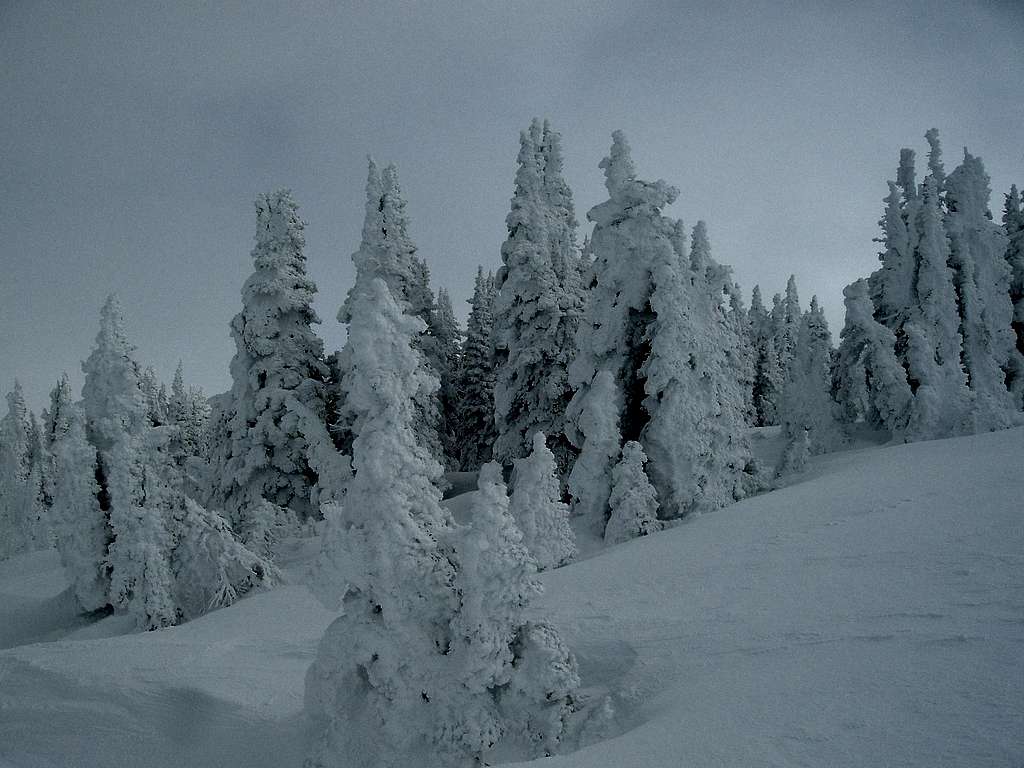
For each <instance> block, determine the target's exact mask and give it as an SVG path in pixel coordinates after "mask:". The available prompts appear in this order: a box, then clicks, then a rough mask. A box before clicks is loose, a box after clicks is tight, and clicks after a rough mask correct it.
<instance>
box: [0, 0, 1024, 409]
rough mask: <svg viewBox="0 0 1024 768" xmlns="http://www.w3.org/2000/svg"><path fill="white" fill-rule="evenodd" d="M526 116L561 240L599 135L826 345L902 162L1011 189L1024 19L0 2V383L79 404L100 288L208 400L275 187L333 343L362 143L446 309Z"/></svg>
mask: <svg viewBox="0 0 1024 768" xmlns="http://www.w3.org/2000/svg"><path fill="white" fill-rule="evenodd" d="M534 115H537V116H542V117H544V116H546V117H549V118H550V119H551V121H552V124H553V126H554V127H555V128H556V129H557V130H559V131H561V133H562V136H563V144H564V148H565V152H566V169H565V170H566V176H567V179H568V181H569V183H570V184H571V185H572V188H573V190H574V193H575V199H576V205H577V212H578V214H579V218H580V220H581V221H583V220H584V219H585V217H584V214H585V213H586V211H587V209H588V208H589V207H590V206H592V205H594V204H596V203H598V202H601V201H602V200H603V199H604V188H603V177H602V175H601V172H600V170H599V169H598V167H597V164H598V162H599V161H600V160H601V158H602V157H603V156H604V154H605V153H606V152H607V149H608V146H609V144H610V134H611V131H612V130H613V129H616V128H622V129H623V130H625V131H626V134H627V136H628V138H629V140H630V143H631V144H632V146H633V154H634V160H635V161H636V165H637V168H638V171H639V174H640V176H641V177H642V178H649V179H653V178H664V179H666V180H667V181H669V182H671V183H672V184H675V185H676V186H678V187H679V188H680V189H681V191H682V193H681V195H680V198H679V201H678V202H677V203H675V205H673V206H672V207H671V208H670V209H669V210H668V213H669V214H670V215H673V216H678V217H682V218H683V219H684V221H685V222H686V223H687V224H688V225H692V224H693V223H695V222H696V220H697V219H698V218H703V219H705V220H706V221H707V222H708V226H709V229H710V233H711V238H712V246H713V250H714V254H715V256H716V258H717V259H718V260H719V261H722V262H725V263H728V264H731V265H733V267H734V269H735V275H736V279H737V280H738V281H739V282H740V283H741V285H742V286H743V288H744V290H745V292H746V293H747V297H748V300H749V290H750V288H751V287H752V286H753V285H754V284H755V283H760V284H761V287H762V290H763V292H764V293H765V295H766V296H770V295H771V294H772V293H774V292H776V291H779V290H782V288H783V287H784V285H785V282H786V277H787V275H789V274H790V273H791V272H793V273H796V275H797V281H798V285H799V288H800V293H801V299H802V300H803V302H804V305H805V306H806V302H807V301H808V300H809V299H810V296H811V294H812V293H817V294H818V295H819V297H820V298H821V300H822V302H823V303H824V305H825V307H826V309H827V311H828V316H829V320H830V321H831V322H832V323H833V329H832V330H833V334H834V335H836V336H838V332H839V325H837V324H841V321H842V294H841V290H842V287H843V285H845V284H846V283H848V282H850V281H851V280H853V279H855V278H857V277H860V276H864V275H866V274H867V273H868V272H869V271H871V270H872V269H873V268H874V267H875V265H876V256H875V254H876V250H877V246H876V245H875V244H874V243H872V238H873V237H875V236H876V235H877V233H878V227H877V221H878V219H879V217H880V215H881V212H882V198H883V197H884V196H885V194H886V186H885V181H886V179H887V178H891V177H893V176H894V174H895V166H896V162H897V160H898V157H899V149H900V147H901V146H911V147H914V148H915V149H917V150H918V153H919V167H920V166H921V165H923V155H924V150H925V148H926V146H927V145H926V144H925V142H924V139H923V134H924V132H925V130H926V129H928V128H930V127H932V126H936V127H938V128H939V129H940V132H941V135H942V139H943V143H944V147H945V150H946V161H947V169H951V168H952V167H953V166H954V165H955V164H956V163H957V162H958V160H959V157H960V153H961V151H962V149H961V148H962V146H963V145H964V144H967V145H969V147H970V149H971V151H972V152H974V153H975V154H979V155H981V156H982V157H983V159H984V160H985V162H986V167H987V168H988V171H989V173H990V174H991V176H992V181H993V191H994V195H993V202H992V206H993V210H994V212H995V213H996V215H997V216H998V215H999V214H998V210H1001V207H1002V193H1003V192H1005V191H1006V190H1007V189H1008V188H1009V185H1010V183H1011V182H1016V183H1018V184H1021V183H1022V182H1024V3H1021V2H1017V0H1006V1H1005V2H996V1H991V2H973V3H972V2H942V1H941V0H940V1H939V2H936V1H935V0H928V1H926V2H916V1H914V2H902V3H890V2H884V3H870V2H856V3H851V2H848V1H843V2H836V3H827V2H822V1H821V0H816V1H814V2H806V3H783V2H761V3H758V2H742V3H729V2H722V3H703V2H702V3H683V2H668V1H665V0H662V1H660V2H642V1H640V0H633V1H631V2H601V1H600V0H587V1H586V2H583V1H582V0H581V1H579V2H552V1H551V0H538V1H536V2H500V3H499V2H467V3H461V4H458V3H440V2H419V3H392V2H383V1H380V0H377V1H375V2H360V3H326V2H311V1H308V0H307V1H305V2H302V3H290V4H286V3H259V2H245V3H233V2H218V3H205V2H204V3H186V2H161V3H150V2H141V1H139V0H136V1H134V2H123V3H103V2H92V3H75V2H67V1H64V2H45V1H44V0H25V1H24V2H22V1H19V0H0V164H2V165H0V264H2V271H0V389H3V391H7V390H8V389H10V387H11V385H12V384H13V380H14V378H15V377H16V376H17V377H18V378H20V379H21V381H22V383H23V384H24V386H25V387H26V390H27V394H28V397H29V402H30V405H31V407H33V408H35V409H37V410H38V408H39V407H40V406H42V405H43V404H44V402H45V398H46V393H47V392H48V391H49V389H50V387H51V386H52V384H53V382H54V381H55V380H56V378H57V376H59V374H60V372H61V371H62V370H66V371H67V372H68V373H69V374H70V375H71V376H72V379H73V382H74V386H75V389H76V392H77V391H78V389H79V387H80V383H81V378H82V376H81V369H80V361H81V360H82V359H84V358H85V357H86V356H87V355H88V353H89V350H90V348H91V346H92V343H93V338H94V336H95V334H96V328H97V324H98V310H99V306H100V304H101V303H102V301H103V298H104V296H105V295H106V294H107V293H108V292H110V291H116V292H117V293H118V294H120V296H121V300H122V303H123V305H124V308H125V313H126V316H127V320H128V329H129V333H130V336H131V339H132V341H133V343H134V344H135V345H136V346H137V347H138V353H137V354H138V357H139V359H140V361H141V362H142V363H143V364H153V365H155V366H156V368H157V370H158V371H159V372H160V374H161V375H162V376H163V377H165V378H166V379H168V380H169V379H170V376H171V374H172V372H173V370H174V366H175V364H176V363H177V361H178V359H179V358H180V359H182V360H184V363H185V369H186V379H187V380H189V381H190V382H192V383H196V384H200V385H202V386H203V388H204V389H205V390H206V391H207V392H208V393H210V394H213V393H216V392H219V391H222V390H224V389H226V388H227V387H228V386H229V381H230V380H229V376H228V361H229V360H230V357H231V355H232V353H233V351H234V347H233V344H232V342H231V339H230V336H229V334H228V321H229V320H230V318H231V316H232V315H233V314H234V313H235V312H236V311H237V310H238V308H239V306H240V294H239V291H240V288H241V285H242V282H243V281H244V280H245V278H246V277H247V275H248V274H249V272H250V271H251V262H250V257H249V252H250V249H251V247H252V237H253V231H254V226H255V214H254V208H253V203H252V201H253V199H254V197H255V195H256V194H257V193H258V192H260V191H263V190H270V189H273V188H276V187H281V186H287V187H291V188H292V189H293V190H294V193H295V197H296V199H297V200H298V202H299V204H300V206H301V213H302V215H303V218H304V219H305V220H306V221H307V223H308V225H307V228H306V235H307V249H306V255H307V257H308V260H309V273H310V275H311V276H312V277H313V279H314V280H315V281H316V282H317V284H318V285H319V288H320V294H319V299H318V310H319V312H320V315H321V318H322V319H323V321H324V322H323V324H322V325H321V326H320V332H321V334H322V335H323V337H324V338H325V340H326V347H327V349H328V350H332V349H336V348H338V347H340V346H341V344H342V343H343V341H344V327H343V326H340V325H339V324H338V323H336V322H335V321H334V316H335V313H336V311H337V307H338V305H339V304H340V303H341V301H342V299H343V297H344V294H345V291H346V290H347V289H348V286H349V284H350V283H351V281H352V277H353V269H352V264H351V261H350V258H349V256H350V254H351V253H352V251H354V250H355V248H356V247H357V246H358V243H359V232H360V227H361V223H362V222H361V218H362V211H363V199H362V198H363V185H364V182H365V173H366V169H365V156H366V155H367V154H368V153H372V154H373V155H374V157H375V158H376V159H377V160H378V161H379V162H381V163H387V162H394V163H396V164H397V165H398V168H399V172H400V178H401V182H402V184H403V187H404V189H405V192H406V195H407V197H408V201H409V206H408V210H409V214H410V218H411V233H412V236H413V238H414V239H415V240H416V242H417V244H418V245H419V249H420V254H421V255H422V256H424V257H425V258H426V259H427V261H428V262H429V264H430V268H431V271H432V273H433V278H434V285H435V286H437V285H445V286H447V287H448V288H449V290H450V291H451V293H452V297H453V299H454V300H455V303H456V305H457V309H459V310H460V312H463V311H464V310H463V308H464V300H465V299H467V298H468V297H469V295H470V292H471V289H472V280H473V276H474V273H475V268H476V265H477V264H484V265H485V266H487V267H496V266H497V265H498V264H499V263H500V256H499V248H500V245H501V242H502V240H503V239H504V235H505V230H504V217H505V214H506V212H507V210H508V203H509V197H510V195H511V192H512V181H513V175H514V173H515V158H516V153H517V151H518V133H519V131H520V130H521V129H522V128H524V127H526V125H527V124H528V123H529V120H530V118H531V117H533V116H534ZM588 230H589V227H588V226H585V227H584V228H583V229H582V230H581V239H582V234H583V233H584V232H585V231H588Z"/></svg>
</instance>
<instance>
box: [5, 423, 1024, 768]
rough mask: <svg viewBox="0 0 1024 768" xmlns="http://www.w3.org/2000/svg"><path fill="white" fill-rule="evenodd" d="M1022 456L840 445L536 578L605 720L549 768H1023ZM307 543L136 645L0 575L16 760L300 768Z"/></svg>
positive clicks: (33, 571) (314, 608) (9, 741)
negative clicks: (236, 590) (240, 593)
mask: <svg viewBox="0 0 1024 768" xmlns="http://www.w3.org/2000/svg"><path fill="white" fill-rule="evenodd" d="M1022 457H1024V429H1017V430H1011V431H1006V432H1000V433H995V434H991V435H980V436H977V437H969V438H958V439H955V440H944V441H935V442H925V443H917V444H913V445H908V446H891V447H883V448H866V449H857V450H850V451H846V452H843V453H836V454H831V455H828V456H824V457H820V458H818V459H816V460H814V461H813V462H812V463H811V465H810V466H809V468H808V471H807V472H806V473H805V474H804V475H802V476H800V477H797V478H794V479H793V482H792V483H791V484H790V485H789V486H788V487H786V488H782V489H780V490H777V491H775V492H772V493H769V494H765V495H762V496H759V497H756V498H753V499H749V500H746V501H743V502H740V503H738V504H736V505H734V506H732V507H729V508H727V509H723V510H719V511H717V512H714V513H711V514H707V515H704V516H700V517H696V518H692V519H689V520H687V521H685V522H683V523H681V524H679V525H676V526H675V527H673V528H671V529H670V530H667V531H664V532H662V533H659V534H657V535H654V536H650V537H647V538H645V539H640V540H636V541H633V542H629V543H627V544H624V545H621V546H618V547H614V548H611V549H608V550H605V551H598V552H595V554H594V555H593V556H592V557H589V558H588V559H586V560H583V561H581V562H578V563H576V564H573V565H571V566H569V567H566V568H561V569H558V570H556V571H553V572H549V573H545V574H544V575H543V579H544V581H545V584H546V586H547V593H546V595H545V596H544V598H543V599H542V600H541V601H539V604H538V605H537V606H536V611H537V614H538V615H539V616H545V617H547V618H549V619H552V620H554V621H555V623H556V624H558V625H559V626H560V628H561V629H562V631H563V634H564V636H565V638H566V640H567V641H568V642H569V643H570V644H571V645H572V647H573V648H574V649H575V651H576V653H577V656H578V659H579V663H580V669H581V674H582V677H583V683H584V686H585V690H584V692H583V693H584V695H585V698H586V699H587V701H588V702H589V703H590V704H591V705H593V709H592V711H591V714H590V719H589V721H588V723H587V725H586V726H585V727H584V734H585V735H584V736H583V737H582V741H583V742H584V744H585V745H584V746H582V747H580V748H579V749H577V750H576V751H574V752H571V753H569V754H565V755H561V756H558V757H554V758H551V759H547V760H544V761H542V762H539V763H538V764H541V765H544V766H549V768H570V767H572V768H577V767H578V768H584V766H585V767H586V768H602V767H604V766H616V767H617V768H618V767H622V766H638V767H639V766H645V767H646V766H665V767H666V768H668V767H669V766H673V767H675V766H753V765H757V766H867V765H907V766H922V767H924V766H928V768H934V766H946V765H948V766H972V767H974V766H1018V767H1019V766H1021V765H1024V504H1022V501H1021V499H1022V496H1024V477H1022V472H1021V469H1022ZM468 500H469V499H468V498H467V497H462V498H460V499H458V501H454V502H453V503H452V506H455V507H457V508H458V509H459V511H460V513H461V511H462V508H463V507H465V505H466V503H467V502H468ZM299 549H301V550H302V552H299V553H295V552H293V553H290V555H291V557H292V562H291V563H288V565H290V573H291V575H292V584H291V585H288V586H285V587H282V588H279V589H277V590H275V591H273V592H270V593H265V594H260V595H256V596H253V597H250V598H247V599H245V600H243V601H241V602H240V603H238V604H237V605H235V606H232V607H231V608H228V609H224V610H221V611H217V612H215V613H213V614H210V615H208V616H205V617H203V618H201V619H198V620H196V621H193V622H190V623H188V624H185V625H183V626H181V627H175V628H172V629H169V630H164V631H161V632H152V633H144V634H123V632H124V631H125V627H124V623H123V620H121V619H120V617H111V618H108V619H104V620H102V621H100V622H98V623H95V624H91V625H85V624H84V623H83V621H82V620H81V619H78V618H76V617H74V616H73V614H72V613H71V612H70V609H69V608H68V602H67V600H66V597H67V596H66V595H64V594H62V590H63V588H64V585H63V581H62V580H61V578H60V577H59V569H58V568H57V563H56V559H55V556H54V555H53V553H36V554H34V555H28V556H24V557H21V558H15V559H13V560H11V561H8V562H6V563H0V646H15V647H8V649H7V650H4V651H0V766H4V768H8V766H13V767H16V768H23V767H24V768H28V767H29V766H68V765H73V766H94V765H95V766H104V768H115V767H116V766H139V765H146V766H164V765H167V766H171V765H174V766H197V767H200V766H225V767H229V766H236V765H237V766H246V767H247V768H250V767H251V768H259V767H260V766H271V765H273V766H277V767H279V768H280V767H283V766H299V765H300V764H301V760H302V753H303V744H304V743H305V739H306V734H305V733H304V730H303V729H304V724H303V721H302V717H301V707H302V691H303V675H304V673H305V669H306V667H307V666H308V664H309V662H310V661H311V660H312V658H313V654H314V653H315V648H316V643H317V641H318V639H319V637H320V635H321V634H322V632H323V629H324V628H325V627H326V625H327V624H328V623H329V621H330V620H331V618H332V614H331V613H330V612H329V611H326V610H324V609H323V608H321V607H320V606H319V605H318V604H317V603H316V602H315V601H314V600H313V599H312V597H311V596H310V595H309V593H308V591H307V590H306V589H305V587H303V586H302V585H301V583H299V582H301V571H302V569H303V568H304V566H305V563H306V562H307V561H308V558H309V553H310V551H311V550H312V547H311V546H310V544H309V543H308V542H307V543H305V544H302V545H301V546H300V547H299ZM592 550H593V548H585V551H592ZM119 622H120V623H119ZM604 697H607V699H608V701H609V702H610V704H611V707H612V711H613V714H612V715H611V716H610V718H608V719H607V720H606V721H604V720H602V719H601V717H600V716H599V715H598V714H597V711H598V710H599V707H597V706H596V705H597V704H599V703H600V701H601V700H602V699H603V698H604Z"/></svg>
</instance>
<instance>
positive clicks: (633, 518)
mask: <svg viewBox="0 0 1024 768" xmlns="http://www.w3.org/2000/svg"><path fill="white" fill-rule="evenodd" d="M646 463H647V456H646V455H645V454H644V449H643V447H642V446H641V445H640V443H638V442H636V441H635V440H630V441H629V442H628V443H626V444H625V445H624V446H622V458H621V459H620V460H619V463H618V464H616V465H615V467H614V468H613V469H612V493H611V498H610V499H609V507H610V508H611V516H610V517H609V518H608V526H607V527H606V528H605V531H604V541H605V543H606V544H621V543H622V542H624V541H629V540H630V539H635V538H637V537H638V536H646V535H647V534H649V533H654V532H655V531H657V530H659V529H660V528H661V523H660V522H659V521H658V493H657V491H655V490H654V486H653V485H651V483H650V481H649V480H648V479H647V474H646V473H645V472H644V464H646Z"/></svg>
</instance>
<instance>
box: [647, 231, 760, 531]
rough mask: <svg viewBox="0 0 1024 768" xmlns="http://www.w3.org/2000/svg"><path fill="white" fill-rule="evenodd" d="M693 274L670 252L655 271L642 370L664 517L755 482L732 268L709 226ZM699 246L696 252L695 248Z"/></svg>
mask: <svg viewBox="0 0 1024 768" xmlns="http://www.w3.org/2000/svg"><path fill="white" fill-rule="evenodd" d="M693 246H694V247H693V248H692V249H691V252H690V254H691V258H690V263H691V268H690V271H689V273H687V271H685V270H684V269H683V268H681V267H680V266H679V263H680V262H679V260H678V259H675V258H672V256H671V255H669V254H666V255H665V256H664V257H663V260H662V261H661V262H660V263H657V262H656V263H655V265H654V271H653V279H654V284H655V288H654V292H653V293H652V294H651V298H650V306H651V309H652V310H653V311H654V313H655V320H654V322H653V323H652V325H651V328H650V330H649V337H650V339H651V341H650V355H649V357H648V358H647V360H646V362H645V363H644V366H643V369H642V374H643V376H644V378H645V381H644V388H645V392H646V394H647V398H646V399H645V401H644V407H645V409H646V411H647V412H648V413H650V414H651V418H650V421H649V423H647V424H646V425H645V427H644V429H643V431H642V432H641V435H640V440H639V442H640V443H641V445H642V446H643V448H644V451H645V453H646V454H647V457H648V464H647V473H648V475H649V477H650V478H651V481H652V483H653V485H654V487H655V488H656V489H657V491H658V499H659V502H660V510H661V514H662V516H663V517H668V518H671V517H679V516H682V515H685V514H688V513H690V512H693V511H698V510H708V509H715V508H716V507H720V506H723V505H725V504H729V503H731V502H732V501H734V500H736V499H739V498H742V497H743V496H744V495H745V494H746V492H747V491H746V485H747V484H748V483H750V482H751V481H752V478H750V477H748V476H747V474H746V470H747V469H748V465H749V463H750V448H749V446H748V444H747V440H746V434H745V429H744V427H745V424H744V417H743V408H744V399H743V392H742V390H741V388H740V384H739V380H738V377H737V375H736V366H735V364H734V361H733V359H732V357H731V355H735V352H736V349H735V346H736V343H737V341H736V339H735V338H734V336H733V334H732V333H731V330H730V328H729V326H728V323H727V322H726V318H725V314H724V310H723V306H722V296H723V287H724V286H726V285H728V284H729V272H728V269H726V268H723V267H721V266H720V265H718V264H716V263H715V262H714V260H713V259H712V258H711V253H710V244H709V242H708V239H707V232H706V228H705V227H703V226H698V227H695V228H694V236H693ZM695 252H696V253H695Z"/></svg>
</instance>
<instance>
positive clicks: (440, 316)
mask: <svg viewBox="0 0 1024 768" xmlns="http://www.w3.org/2000/svg"><path fill="white" fill-rule="evenodd" d="M430 333H431V336H432V337H433V340H434V345H435V349H436V352H437V354H436V368H437V375H438V379H439V381H440V382H441V388H440V390H439V391H438V396H439V398H440V411H441V420H440V426H439V432H440V434H441V442H442V443H443V445H444V456H445V462H446V467H447V468H449V469H458V466H459V461H458V456H459V450H460V448H461V443H462V441H463V439H464V436H463V435H461V434H460V433H459V428H458V420H459V417H458V388H459V377H460V368H461V357H462V348H461V343H460V342H461V338H462V329H461V328H459V323H458V320H456V318H455V310H454V309H453V308H452V300H451V297H450V296H449V295H448V291H447V290H446V289H444V288H439V289H438V291H437V308H436V310H435V311H434V312H433V314H432V315H431V318H430Z"/></svg>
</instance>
